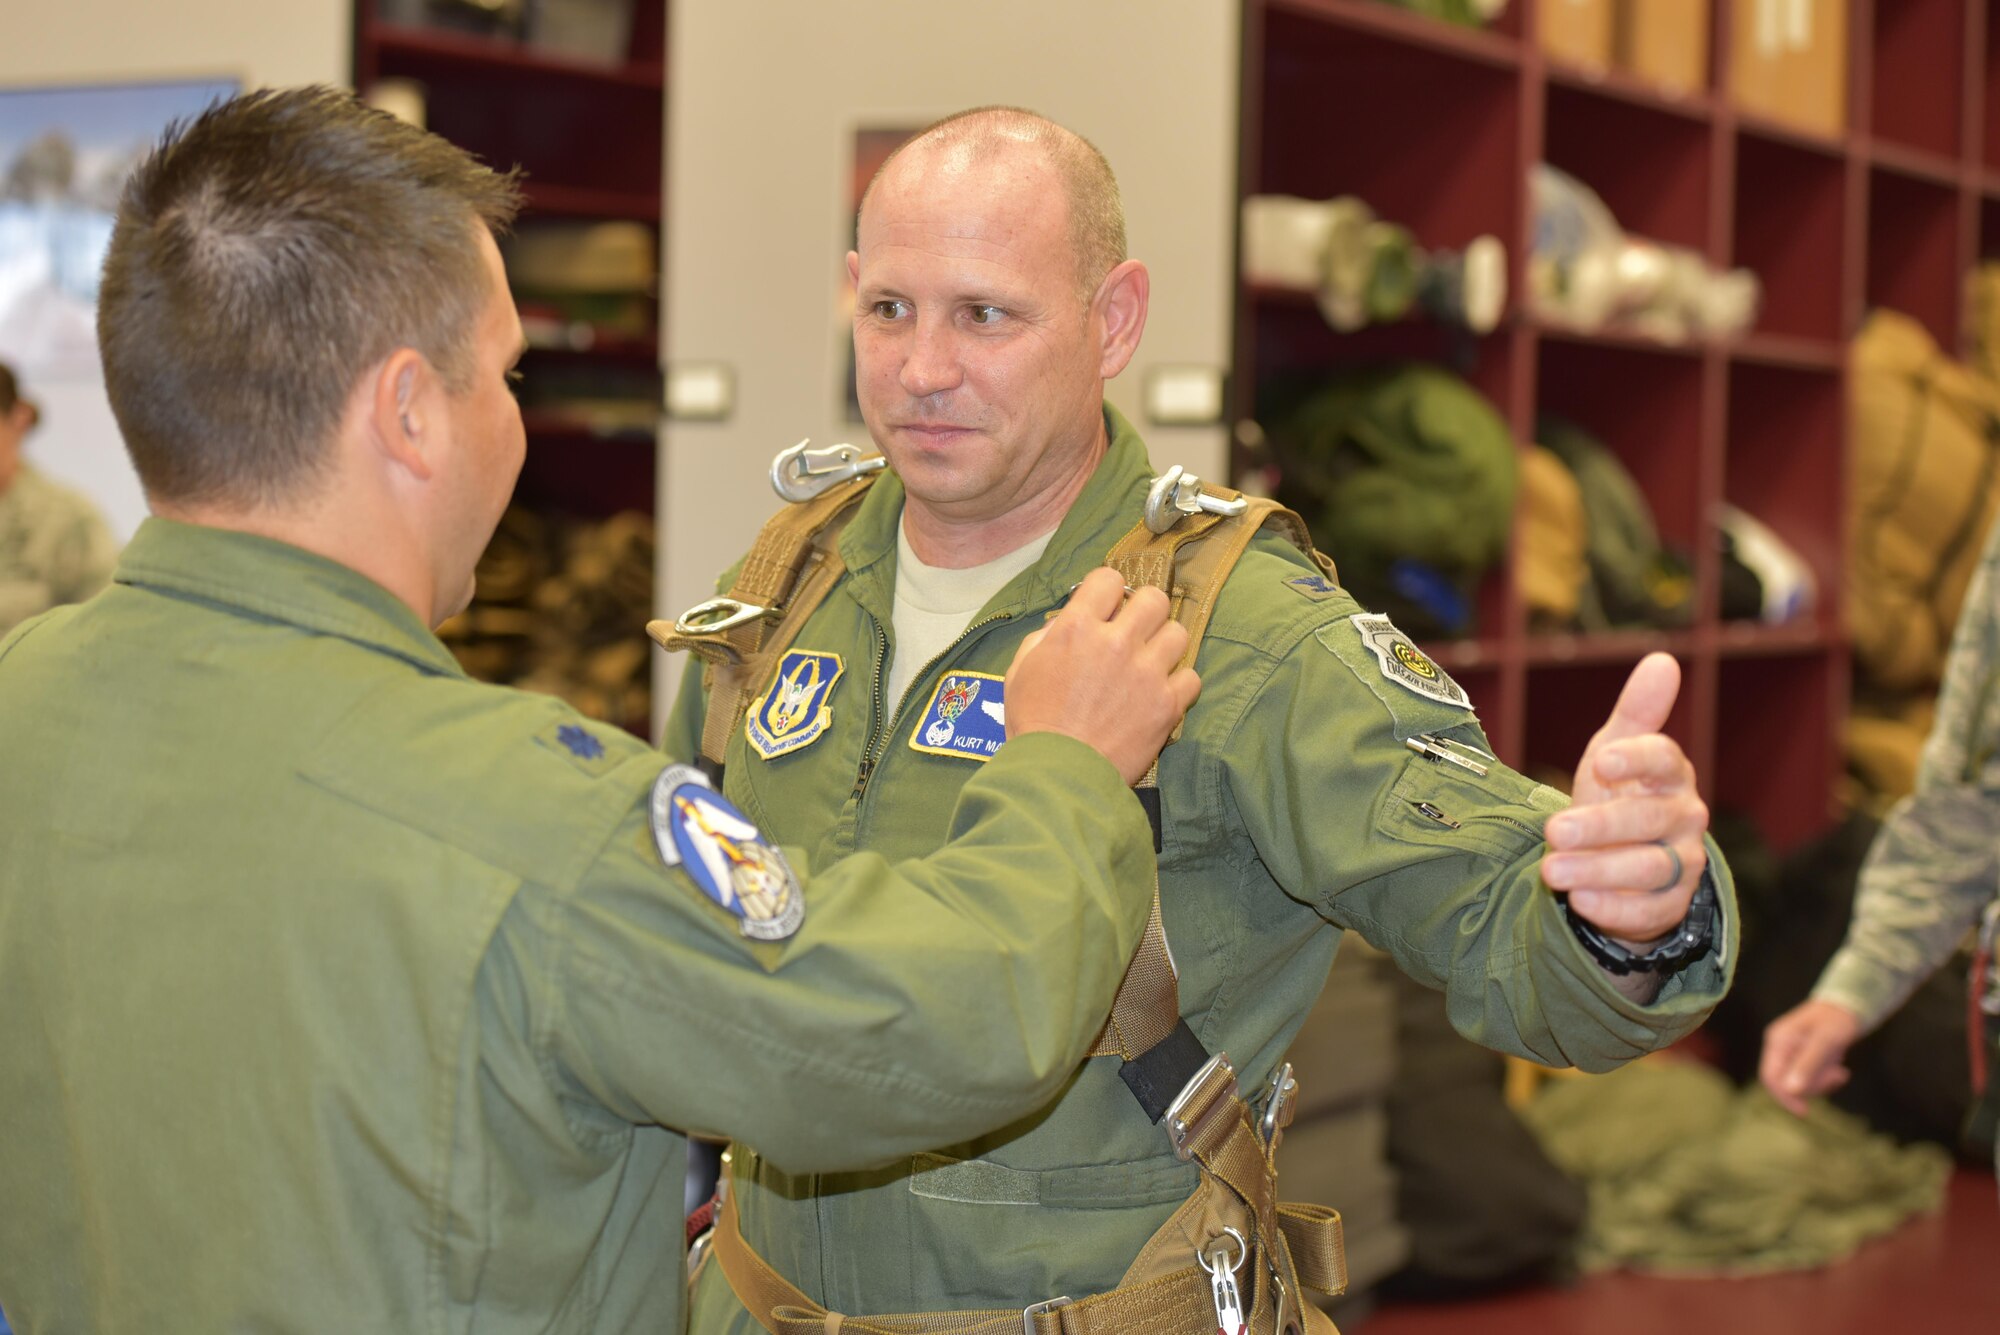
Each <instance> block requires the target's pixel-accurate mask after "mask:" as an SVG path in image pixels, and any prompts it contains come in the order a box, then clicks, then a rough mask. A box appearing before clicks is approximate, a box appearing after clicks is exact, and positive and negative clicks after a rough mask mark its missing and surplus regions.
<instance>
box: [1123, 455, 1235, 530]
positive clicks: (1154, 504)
mask: <svg viewBox="0 0 2000 1335" xmlns="http://www.w3.org/2000/svg"><path fill="white" fill-rule="evenodd" d="M1249 505H1250V503H1249V502H1248V501H1246V500H1244V499H1243V498H1242V497H1241V496H1238V497H1237V498H1236V499H1235V500H1233V501H1226V500H1223V499H1222V498H1221V497H1220V496H1210V495H1208V494H1207V493H1206V492H1204V491H1203V490H1202V489H1201V479H1200V478H1198V477H1196V476H1195V475H1194V474H1193V473H1190V472H1188V471H1187V470H1186V469H1184V468H1182V467H1181V466H1180V465H1179V464H1175V465H1174V466H1173V467H1172V468H1169V469H1168V470H1167V471H1166V472H1164V473H1162V474H1160V475H1159V476H1158V477H1156V478H1154V479H1153V486H1152V489H1151V490H1149V491H1148V492H1147V493H1146V528H1147V530H1148V531H1149V532H1152V533H1165V532H1166V531H1167V530H1168V529H1170V528H1172V527H1173V526H1174V525H1175V524H1178V523H1180V522H1181V520H1182V519H1183V518H1184V517H1186V516H1188V515H1193V514H1200V513H1201V512H1202V511H1204V510H1205V511H1207V512H1208V513H1209V514H1212V515H1223V516H1225V517H1233V516H1235V515H1240V514H1242V513H1243V512H1244V510H1246V509H1248V508H1249Z"/></svg>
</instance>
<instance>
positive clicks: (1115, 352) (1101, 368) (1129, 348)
mask: <svg viewBox="0 0 2000 1335" xmlns="http://www.w3.org/2000/svg"><path fill="white" fill-rule="evenodd" d="M1152 290H1153V283H1152V279H1151V278H1150V277H1149V276H1148V275H1147V273H1146V266H1145V265H1144V264H1142V263H1141V262H1139V261H1138V260H1126V261H1125V262H1124V263H1122V264H1120V265H1119V266H1118V267H1117V268H1115V269H1113V270H1112V271H1111V272H1110V273H1108V274H1106V275H1104V281H1103V282H1101V283H1099V284H1098V285H1097V295H1096V296H1095V297H1093V298H1091V308H1092V313H1093V314H1094V315H1095V316H1096V318H1097V319H1098V320H1100V321H1102V323H1103V328H1104V350H1103V356H1102V359H1101V360H1100V362H1099V365H1098V374H1099V375H1100V376H1102V377H1103V378H1104V379H1106V380H1109V379H1111V378H1112V377H1113V376H1115V375H1117V374H1118V373H1119V372H1120V371H1122V370H1124V369H1125V368H1126V367H1127V366H1129V365H1130V364H1131V362H1132V358H1133V356H1134V355H1135V354H1136V353H1137V352H1138V351H1139V338H1140V336H1141V335H1142V334H1144V333H1145V332H1146V303H1147V301H1148V299H1149V298H1150V297H1151V295H1152Z"/></svg>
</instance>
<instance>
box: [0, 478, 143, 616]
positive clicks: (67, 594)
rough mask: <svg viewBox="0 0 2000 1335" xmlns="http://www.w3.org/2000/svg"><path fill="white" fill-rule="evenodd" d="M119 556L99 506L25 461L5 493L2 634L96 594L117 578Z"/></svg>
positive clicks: (0, 505)
mask: <svg viewBox="0 0 2000 1335" xmlns="http://www.w3.org/2000/svg"><path fill="white" fill-rule="evenodd" d="M117 559H118V545H117V544H116V543H115V542H113V541H112V538H111V534H110V532H109V531H108V530H107V529H106V528H105V527H104V521H103V519H101V518H99V516H98V513H97V510H96V508H95V507H94V506H92V505H91V503H90V502H89V501H87V500H85V499H84V498H83V497H82V496H80V495H78V494H77V493H76V492H74V491H71V490H70V489H69V488H68V487H64V486H59V485H58V484H56V483H54V482H51V481H49V480H48V479H47V478H46V477H43V476H42V475H41V474H40V473H38V472H36V471H35V470H34V469H32V468H30V467H28V466H27V465H26V464H22V465H21V471H20V473H19V474H18V475H17V476H16V477H15V479H14V484H13V485H12V486H11V487H9V488H7V490H6V491H5V492H0V635H4V634H5V633H6V632H8V631H10V630H12V629H13V628H14V627H15V626H17V625H19V624H20V623H21V622H23V621H26V620H27V619H28V618H29V617H31V616H38V615H40V614H41V613H43V612H46V611H48V610H49V609H50V608H51V607H59V606H61V605H62V604H64V603H80V602H82V601H83V600H84V599H86V598H88V597H90V596H91V595H92V594H94V593H96V592H97V591H98V590H99V589H101V588H103V587H104V586H105V585H106V584H108V583H110V582H111V568H112V566H113V564H115V563H116V561H117Z"/></svg>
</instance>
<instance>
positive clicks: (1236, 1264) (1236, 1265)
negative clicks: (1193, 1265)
mask: <svg viewBox="0 0 2000 1335" xmlns="http://www.w3.org/2000/svg"><path fill="white" fill-rule="evenodd" d="M1222 1231H1223V1232H1224V1233H1227V1234H1228V1235H1229V1236H1230V1237H1232V1238H1234V1239H1236V1259H1235V1260H1234V1261H1233V1262H1231V1263H1230V1265H1229V1266H1228V1271H1229V1273H1230V1274H1232V1275H1233V1274H1235V1273H1236V1272H1237V1271H1239V1270H1241V1269H1242V1268H1243V1262H1244V1261H1245V1260H1247V1259H1248V1258H1249V1256H1250V1244H1249V1243H1247V1242H1245V1241H1244V1240H1243V1235H1242V1234H1241V1233H1238V1232H1237V1231H1236V1230H1235V1229H1233V1228H1231V1227H1229V1226H1228V1225H1227V1224H1224V1225H1223V1226H1222ZM1209 1249H1210V1251H1213V1252H1215V1253H1216V1254H1217V1256H1218V1258H1219V1257H1220V1254H1221V1252H1222V1239H1221V1238H1217V1239H1215V1240H1214V1241H1213V1242H1211V1243H1210V1244H1209ZM1194 1255H1195V1260H1196V1261H1198V1262H1200V1264H1201V1268H1202V1269H1203V1270H1205V1271H1207V1272H1208V1273H1209V1274H1210V1275H1211V1276H1214V1275H1219V1274H1221V1273H1222V1272H1223V1269H1224V1267H1223V1264H1222V1262H1221V1260H1220V1259H1218V1260H1217V1261H1216V1263H1215V1264H1214V1265H1210V1264H1209V1263H1208V1257H1209V1252H1205V1251H1203V1252H1196V1253H1195V1254H1194Z"/></svg>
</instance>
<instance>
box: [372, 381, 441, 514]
mask: <svg viewBox="0 0 2000 1335" xmlns="http://www.w3.org/2000/svg"><path fill="white" fill-rule="evenodd" d="M437 389H438V384H437V372H436V371H435V370H433V369H432V367H431V364H430V362H429V360H428V359H426V358H425V356H424V355H423V354H422V353H421V352H418V351H417V350H416V349H415V348H398V349H396V351H394V352H392V353H390V354H389V357H388V360H386V361H384V362H383V363H382V364H381V366H380V367H379V368H377V370H376V372H375V383H374V392H373V395H372V397H371V402H370V414H369V416H370V419H371V425H372V426H373V427H374V431H373V433H372V434H373V435H374V437H375V440H376V441H377V443H378V445H379V447H380V449H381V451H382V454H383V457H384V458H385V459H386V460H387V461H388V462H389V463H391V464H393V465H395V466H396V467H399V468H401V469H403V470H405V471H406V472H408V473H409V474H410V475H411V476H412V477H415V478H416V479H417V480H418V481H420V482H428V481H430V479H431V471H432V466H433V456H434V455H435V453H436V450H437V447H438V444H439V439H438V432H439V430H440V429H441V428H442V425H443V423H442V422H441V421H440V419H439V416H438V411H437V409H438V403H439V398H438V394H437V393H436V390H437Z"/></svg>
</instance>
